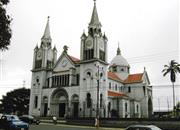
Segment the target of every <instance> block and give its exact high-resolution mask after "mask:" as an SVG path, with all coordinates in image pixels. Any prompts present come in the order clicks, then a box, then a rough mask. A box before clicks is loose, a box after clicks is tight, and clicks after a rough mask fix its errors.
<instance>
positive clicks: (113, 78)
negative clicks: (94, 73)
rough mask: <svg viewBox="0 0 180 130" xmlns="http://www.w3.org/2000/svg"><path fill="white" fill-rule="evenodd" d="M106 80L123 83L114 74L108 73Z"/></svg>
mask: <svg viewBox="0 0 180 130" xmlns="http://www.w3.org/2000/svg"><path fill="white" fill-rule="evenodd" d="M108 78H109V79H112V80H115V81H118V82H121V83H123V80H121V79H120V78H119V77H118V76H117V75H116V74H115V73H113V72H108Z"/></svg>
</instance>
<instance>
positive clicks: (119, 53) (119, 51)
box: [117, 42, 121, 55]
mask: <svg viewBox="0 0 180 130" xmlns="http://www.w3.org/2000/svg"><path fill="white" fill-rule="evenodd" d="M117 55H121V50H120V48H119V42H118V48H117Z"/></svg>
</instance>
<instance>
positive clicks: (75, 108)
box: [71, 94, 79, 118]
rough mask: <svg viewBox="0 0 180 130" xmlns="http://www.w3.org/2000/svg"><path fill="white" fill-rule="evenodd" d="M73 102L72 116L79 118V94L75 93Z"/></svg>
mask: <svg viewBox="0 0 180 130" xmlns="http://www.w3.org/2000/svg"><path fill="white" fill-rule="evenodd" d="M71 102H72V116H73V117H74V118H77V117H78V115H79V96H78V95H76V94H74V95H73V96H72V99H71Z"/></svg>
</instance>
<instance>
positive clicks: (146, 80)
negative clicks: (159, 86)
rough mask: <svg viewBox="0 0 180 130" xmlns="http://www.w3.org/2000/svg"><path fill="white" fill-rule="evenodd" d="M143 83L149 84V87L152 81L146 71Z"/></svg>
mask: <svg viewBox="0 0 180 130" xmlns="http://www.w3.org/2000/svg"><path fill="white" fill-rule="evenodd" d="M143 83H147V84H148V85H149V84H150V80H149V77H148V74H147V72H146V71H144V73H143Z"/></svg>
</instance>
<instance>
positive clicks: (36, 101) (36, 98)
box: [34, 96, 38, 108]
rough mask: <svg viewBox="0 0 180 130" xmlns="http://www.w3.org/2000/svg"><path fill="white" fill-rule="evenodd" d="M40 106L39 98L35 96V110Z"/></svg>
mask: <svg viewBox="0 0 180 130" xmlns="http://www.w3.org/2000/svg"><path fill="white" fill-rule="evenodd" d="M37 106H38V96H35V98H34V108H37Z"/></svg>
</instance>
